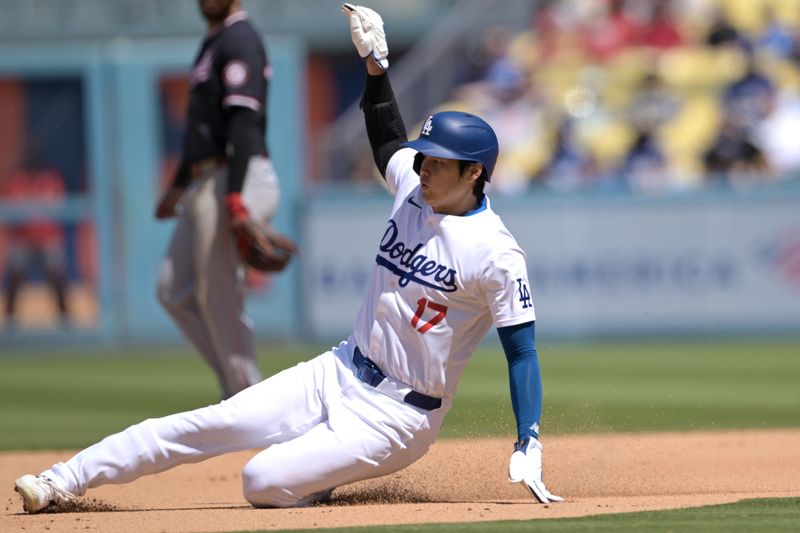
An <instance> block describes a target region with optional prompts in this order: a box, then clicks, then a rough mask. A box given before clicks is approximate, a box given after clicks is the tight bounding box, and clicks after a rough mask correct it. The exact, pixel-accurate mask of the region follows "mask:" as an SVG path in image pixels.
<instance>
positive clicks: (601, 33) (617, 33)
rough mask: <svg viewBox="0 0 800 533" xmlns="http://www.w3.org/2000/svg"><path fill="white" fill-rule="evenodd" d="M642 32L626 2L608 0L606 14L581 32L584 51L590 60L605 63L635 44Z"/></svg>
mask: <svg viewBox="0 0 800 533" xmlns="http://www.w3.org/2000/svg"><path fill="white" fill-rule="evenodd" d="M640 31H641V28H640V25H639V22H638V21H637V20H636V19H635V18H634V17H633V16H631V14H630V13H629V12H628V9H627V5H626V2H625V0H607V3H606V5H605V6H604V12H603V13H602V14H601V15H600V16H599V17H597V18H594V19H591V20H589V21H587V24H586V25H585V26H584V28H582V30H581V36H582V39H583V47H584V51H585V52H586V55H587V56H588V57H589V58H591V59H593V60H595V61H598V62H604V61H606V60H608V59H610V58H611V57H613V56H614V55H616V54H617V53H618V52H620V51H621V50H623V49H625V48H627V47H629V46H631V45H632V44H634V43H635V42H636V39H637V36H638V35H639V33H640Z"/></svg>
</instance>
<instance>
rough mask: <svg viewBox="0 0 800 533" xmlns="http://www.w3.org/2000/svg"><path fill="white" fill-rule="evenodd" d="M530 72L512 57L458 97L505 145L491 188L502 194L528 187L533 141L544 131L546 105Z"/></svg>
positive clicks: (494, 67) (465, 88)
mask: <svg viewBox="0 0 800 533" xmlns="http://www.w3.org/2000/svg"><path fill="white" fill-rule="evenodd" d="M532 81H533V80H532V78H531V75H530V73H529V72H528V71H527V70H525V69H524V68H523V67H521V66H520V65H518V64H517V63H516V62H515V61H513V60H511V59H510V58H508V57H506V58H502V59H499V60H498V61H496V62H495V63H494V65H492V67H491V68H490V69H489V71H488V72H487V74H486V79H485V80H484V81H483V82H481V83H474V84H470V85H467V86H464V87H462V88H461V90H460V91H459V94H458V99H459V100H460V101H461V102H462V103H464V104H465V105H466V107H467V109H469V110H471V111H472V112H474V113H476V114H477V115H480V116H481V117H483V118H484V119H485V120H486V122H488V123H489V124H491V125H492V127H493V128H494V131H495V133H496V134H497V139H498V142H499V143H500V146H502V147H503V151H502V152H501V154H500V158H499V159H498V160H497V166H496V167H495V170H494V173H493V175H492V182H491V185H490V186H491V187H492V190H493V191H497V192H500V193H515V192H519V191H520V190H522V189H524V188H526V187H527V186H528V184H529V181H530V179H529V178H530V175H531V173H532V167H533V166H534V164H535V163H534V161H533V159H534V158H535V157H534V154H532V153H531V152H532V150H531V144H532V141H533V140H534V139H537V138H539V137H540V136H541V134H542V132H543V131H544V127H543V125H542V121H543V119H542V105H541V103H540V101H539V94H538V92H537V89H536V86H535V85H534V84H533V83H532Z"/></svg>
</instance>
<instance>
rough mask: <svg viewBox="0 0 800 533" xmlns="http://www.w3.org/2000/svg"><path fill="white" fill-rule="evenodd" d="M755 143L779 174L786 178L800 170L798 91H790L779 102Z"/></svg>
mask: <svg viewBox="0 0 800 533" xmlns="http://www.w3.org/2000/svg"><path fill="white" fill-rule="evenodd" d="M753 139H754V141H756V142H757V144H758V146H760V147H761V149H762V150H763V152H764V157H765V158H766V160H767V163H768V164H769V167H770V168H771V169H772V170H773V171H774V172H775V173H776V174H778V175H781V176H786V175H787V174H790V173H794V172H797V171H798V170H800V95H798V93H797V92H796V91H790V90H786V91H783V92H782V93H780V94H779V95H778V96H777V97H776V98H775V105H774V106H773V107H772V111H771V112H770V114H769V115H768V116H767V117H766V118H765V119H764V120H763V121H761V122H760V123H759V124H758V126H757V127H756V128H755V131H754V135H753Z"/></svg>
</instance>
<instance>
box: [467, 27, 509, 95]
mask: <svg viewBox="0 0 800 533" xmlns="http://www.w3.org/2000/svg"><path fill="white" fill-rule="evenodd" d="M512 37H513V34H512V32H511V30H510V29H508V28H506V27H505V26H491V27H489V28H488V29H487V30H486V31H485V32H484V34H483V38H482V39H481V40H479V41H477V43H476V44H474V45H473V44H472V43H470V47H469V48H468V49H467V51H466V61H465V65H466V66H465V68H464V72H463V74H462V75H461V82H462V83H471V82H475V81H479V80H482V79H485V78H486V76H487V74H488V72H489V70H490V69H491V68H492V66H494V65H495V63H497V62H498V61H500V60H502V59H504V58H505V57H506V55H507V54H508V48H509V45H510V43H511V39H512Z"/></svg>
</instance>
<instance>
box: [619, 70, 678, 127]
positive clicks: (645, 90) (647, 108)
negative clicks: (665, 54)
mask: <svg viewBox="0 0 800 533" xmlns="http://www.w3.org/2000/svg"><path fill="white" fill-rule="evenodd" d="M679 109H680V102H679V101H678V98H677V97H676V96H675V95H674V94H673V93H672V92H671V91H670V90H669V89H667V88H666V87H665V86H664V83H663V82H662V80H661V77H660V76H659V75H658V74H656V73H655V72H650V73H648V74H646V75H645V76H644V78H642V82H641V83H640V84H639V86H638V87H637V89H636V91H635V92H634V94H633V97H632V99H631V103H630V106H629V109H628V117H629V118H628V120H629V121H630V122H631V124H632V125H633V127H634V128H636V129H637V130H647V131H656V130H657V129H658V128H660V127H661V126H663V125H664V124H665V123H667V122H668V121H670V120H671V119H672V118H673V117H674V116H675V114H676V113H677V112H678V110H679Z"/></svg>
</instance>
